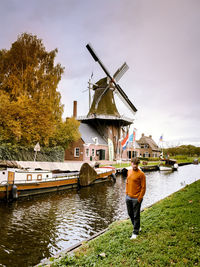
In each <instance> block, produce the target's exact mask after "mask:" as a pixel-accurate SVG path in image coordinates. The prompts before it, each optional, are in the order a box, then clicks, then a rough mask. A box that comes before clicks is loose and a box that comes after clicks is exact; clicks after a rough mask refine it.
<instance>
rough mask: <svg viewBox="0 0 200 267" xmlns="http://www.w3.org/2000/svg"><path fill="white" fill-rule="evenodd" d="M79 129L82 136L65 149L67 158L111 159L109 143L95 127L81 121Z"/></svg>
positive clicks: (86, 159)
mask: <svg viewBox="0 0 200 267" xmlns="http://www.w3.org/2000/svg"><path fill="white" fill-rule="evenodd" d="M79 131H80V134H81V138H80V139H79V140H78V141H76V142H73V143H72V144H71V146H70V147H69V149H67V150H65V160H73V161H98V160H108V159H109V148H108V144H107V142H106V141H105V140H104V139H103V138H102V136H101V135H100V134H99V133H98V132H97V130H96V129H95V128H94V127H92V126H91V125H89V124H86V123H80V126H79Z"/></svg>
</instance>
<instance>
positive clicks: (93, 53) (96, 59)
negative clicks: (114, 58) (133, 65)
mask: <svg viewBox="0 0 200 267" xmlns="http://www.w3.org/2000/svg"><path fill="white" fill-rule="evenodd" d="M86 47H87V49H88V51H89V52H90V54H91V56H92V57H93V59H94V60H95V61H96V62H98V63H99V65H100V66H101V67H102V69H103V71H104V72H105V74H106V75H107V76H108V77H109V78H110V79H111V80H113V78H112V76H111V75H110V73H109V72H108V70H107V69H106V67H105V66H104V65H103V63H102V62H101V60H100V59H99V58H98V57H97V55H96V53H95V52H94V49H93V48H92V47H91V45H90V44H87V45H86Z"/></svg>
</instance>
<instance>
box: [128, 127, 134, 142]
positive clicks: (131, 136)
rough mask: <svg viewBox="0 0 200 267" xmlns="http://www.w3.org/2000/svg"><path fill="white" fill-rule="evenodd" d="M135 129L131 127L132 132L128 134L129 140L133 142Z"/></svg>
mask: <svg viewBox="0 0 200 267" xmlns="http://www.w3.org/2000/svg"><path fill="white" fill-rule="evenodd" d="M135 134H136V133H135V129H133V133H132V134H131V135H130V136H129V142H133V143H134V142H135Z"/></svg>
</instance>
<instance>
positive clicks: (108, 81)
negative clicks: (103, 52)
mask: <svg viewBox="0 0 200 267" xmlns="http://www.w3.org/2000/svg"><path fill="white" fill-rule="evenodd" d="M86 47H87V49H88V51H89V52H90V54H91V55H92V57H93V59H94V60H95V61H96V62H98V63H99V65H100V66H101V68H102V69H103V71H104V72H105V74H106V78H104V79H101V80H100V81H99V82H97V84H98V86H94V87H93V89H94V90H95V94H94V99H93V103H92V106H91V108H92V110H90V111H89V114H92V113H95V112H97V113H99V112H98V107H101V105H102V102H103V99H104V100H106V99H107V98H109V99H108V101H110V103H106V106H107V108H109V107H113V109H114V112H113V113H114V114H115V113H116V114H117V113H118V111H117V108H116V106H115V104H114V105H112V104H113V92H115V93H116V94H117V95H118V96H119V97H120V99H121V100H122V101H123V103H124V104H125V105H126V106H127V107H128V109H129V110H130V111H131V112H132V113H133V114H135V112H136V111H137V109H136V107H135V106H134V105H133V103H132V102H131V101H130V100H129V98H128V96H127V95H126V94H125V92H124V91H123V90H122V88H121V87H120V85H119V84H117V82H118V81H119V80H120V79H121V77H122V76H123V75H124V73H125V72H126V71H127V70H128V68H129V67H128V65H127V64H126V62H125V63H124V64H123V65H122V66H121V67H120V68H119V69H118V70H117V71H116V72H115V74H114V75H113V77H112V76H111V74H110V73H109V72H108V70H107V69H106V67H105V66H104V64H103V63H102V62H101V60H100V59H99V58H98V57H97V55H96V53H95V52H94V50H93V48H92V47H91V45H90V44H87V45H86ZM109 91H111V93H110V96H109V95H108V92H109ZM106 96H108V97H106ZM103 106H105V105H103ZM114 106H115V107H114ZM104 108H105V107H104ZM100 110H101V109H100ZM106 110H107V109H105V110H104V114H105V112H106ZM109 113H110V112H108V114H107V115H110V114H109Z"/></svg>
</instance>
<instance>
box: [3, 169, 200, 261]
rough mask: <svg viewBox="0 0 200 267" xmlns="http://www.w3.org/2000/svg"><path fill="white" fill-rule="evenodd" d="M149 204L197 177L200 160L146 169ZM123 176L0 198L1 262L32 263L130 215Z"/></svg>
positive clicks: (147, 203) (147, 204)
mask: <svg viewBox="0 0 200 267" xmlns="http://www.w3.org/2000/svg"><path fill="white" fill-rule="evenodd" d="M146 176H147V192H146V195H145V198H144V201H143V204H142V207H143V208H144V207H146V206H149V205H151V204H153V203H155V202H156V201H158V200H160V199H162V198H164V197H166V196H167V195H169V194H171V193H173V192H175V191H177V190H179V189H180V188H182V187H184V186H185V185H186V184H190V183H192V182H194V181H195V180H198V179H199V176H200V165H188V166H183V167H180V168H179V170H178V171H177V172H171V173H165V172H163V173H160V172H151V173H146ZM125 183H126V181H125V179H124V178H122V177H118V178H117V181H116V183H115V184H113V183H112V182H108V183H104V184H96V185H94V186H91V187H86V188H82V189H81V190H79V191H77V190H76V189H73V190H68V191H64V192H59V193H52V194H48V195H43V196H34V197H32V198H30V199H26V200H19V201H17V202H15V203H12V204H5V203H0V214H1V220H0V266H3V265H5V266H33V265H35V264H37V263H39V262H40V261H41V260H42V259H43V258H49V257H50V256H51V255H53V254H56V253H58V252H59V251H61V250H64V249H66V248H68V247H70V246H72V245H74V244H76V243H77V242H79V241H81V240H84V239H86V238H88V237H89V236H91V235H93V234H94V233H96V232H99V231H100V230H102V229H105V228H106V227H108V225H109V224H110V223H112V222H113V221H115V220H118V219H124V218H127V217H128V216H127V213H126V207H125V201H124V199H125Z"/></svg>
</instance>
